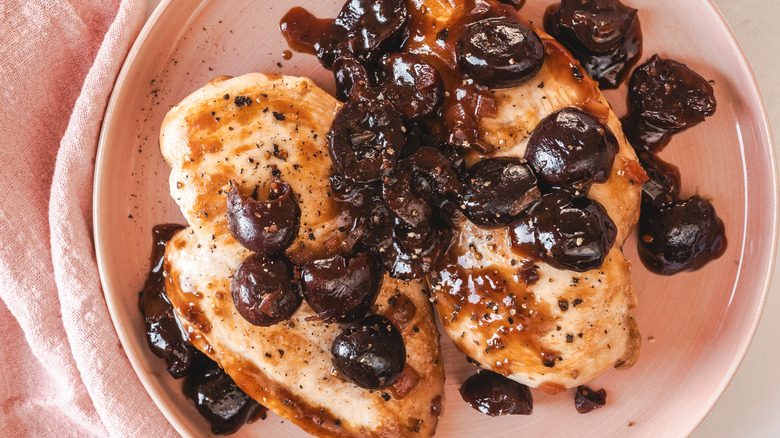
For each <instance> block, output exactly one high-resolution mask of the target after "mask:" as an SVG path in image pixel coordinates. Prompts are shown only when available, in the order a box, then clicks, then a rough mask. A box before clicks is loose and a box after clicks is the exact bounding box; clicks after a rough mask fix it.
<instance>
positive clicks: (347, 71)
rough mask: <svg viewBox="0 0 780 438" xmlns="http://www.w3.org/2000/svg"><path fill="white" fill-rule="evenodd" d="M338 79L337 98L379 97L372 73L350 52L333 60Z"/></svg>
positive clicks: (362, 98) (335, 76)
mask: <svg viewBox="0 0 780 438" xmlns="http://www.w3.org/2000/svg"><path fill="white" fill-rule="evenodd" d="M333 77H334V78H335V80H336V99H338V100H340V101H342V102H344V101H346V100H348V99H349V100H372V99H376V97H377V89H376V88H375V87H374V86H373V81H372V75H371V73H369V70H368V69H367V68H366V66H365V65H364V64H363V63H362V62H360V61H359V60H358V59H357V58H355V56H354V55H352V54H350V53H345V54H342V55H341V56H339V57H338V59H336V61H334V62H333Z"/></svg>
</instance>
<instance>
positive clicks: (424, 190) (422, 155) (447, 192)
mask: <svg viewBox="0 0 780 438" xmlns="http://www.w3.org/2000/svg"><path fill="white" fill-rule="evenodd" d="M459 189H460V182H459V181H458V176H457V175H456V174H455V171H454V170H452V167H450V163H449V161H447V158H446V157H445V156H444V155H442V153H441V152H439V151H438V150H437V149H434V148H431V147H423V148H422V149H420V150H418V151H417V152H415V153H414V155H412V156H410V157H408V158H404V159H403V160H401V161H400V162H399V163H398V165H397V166H396V167H395V169H393V171H392V172H391V173H390V175H389V177H388V178H387V180H385V181H384V182H383V183H382V195H383V196H384V199H385V203H386V204H387V207H388V208H389V209H390V210H391V211H392V212H393V213H395V215H396V216H397V217H398V218H400V219H401V220H402V221H403V222H404V223H405V224H406V225H407V226H409V227H410V228H430V227H431V225H430V222H431V218H432V210H431V202H432V201H433V200H435V199H437V198H444V197H451V198H454V197H455V196H457V193H458V191H459Z"/></svg>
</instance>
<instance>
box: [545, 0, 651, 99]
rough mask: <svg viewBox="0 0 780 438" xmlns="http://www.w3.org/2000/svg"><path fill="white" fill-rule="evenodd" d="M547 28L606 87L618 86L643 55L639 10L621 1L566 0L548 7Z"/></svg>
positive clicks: (591, 75) (589, 73)
mask: <svg viewBox="0 0 780 438" xmlns="http://www.w3.org/2000/svg"><path fill="white" fill-rule="evenodd" d="M545 30H547V32H548V33H549V34H550V35H552V36H553V37H555V38H556V39H557V40H558V41H560V42H561V44H563V45H564V46H565V47H566V48H567V49H569V51H571V52H572V54H573V55H574V56H575V57H576V58H577V59H579V60H580V62H582V66H583V67H584V68H585V71H586V72H587V73H588V75H590V77H592V78H593V79H595V80H597V81H599V82H600V83H601V86H602V87H604V88H616V87H617V86H618V85H619V84H620V82H621V81H622V80H623V78H624V77H625V75H626V73H627V72H628V71H629V70H630V67H631V66H632V65H633V64H634V63H635V62H636V61H637V60H638V59H639V57H640V56H641V54H642V30H641V27H640V25H639V17H638V16H637V10H636V9H634V8H630V7H627V6H625V5H623V4H622V3H621V2H620V1H619V0H563V1H562V2H561V4H560V6H558V7H553V8H550V9H549V10H548V12H547V14H546V15H545Z"/></svg>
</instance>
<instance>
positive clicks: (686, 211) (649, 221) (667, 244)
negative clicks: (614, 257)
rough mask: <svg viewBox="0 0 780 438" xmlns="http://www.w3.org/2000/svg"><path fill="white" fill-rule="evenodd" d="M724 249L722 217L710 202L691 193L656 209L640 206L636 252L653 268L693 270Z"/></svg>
mask: <svg viewBox="0 0 780 438" xmlns="http://www.w3.org/2000/svg"><path fill="white" fill-rule="evenodd" d="M725 250H726V235H725V229H724V226H723V221H721V220H720V218H718V216H717V214H716V213H715V208H714V207H713V206H712V204H711V203H709V202H708V201H705V200H704V199H701V198H700V197H698V196H693V197H691V198H689V199H687V200H685V201H676V202H674V203H673V204H670V205H668V206H666V207H662V208H659V209H657V210H654V209H650V208H643V210H642V214H641V216H640V219H639V256H640V258H641V259H642V262H643V263H644V264H645V266H647V268H648V269H650V270H651V271H653V272H656V273H659V274H663V275H672V274H676V273H678V272H682V271H694V270H696V269H699V268H701V267H702V266H704V265H705V264H706V263H707V262H709V261H710V260H713V259H716V258H718V257H720V256H721V255H722V254H723V252H724V251H725Z"/></svg>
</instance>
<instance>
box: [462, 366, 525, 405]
mask: <svg viewBox="0 0 780 438" xmlns="http://www.w3.org/2000/svg"><path fill="white" fill-rule="evenodd" d="M460 396H461V397H463V400H464V401H465V402H466V403H468V405H469V406H471V407H472V408H474V409H476V410H478V411H479V412H482V413H483V414H485V415H490V416H491V417H497V416H499V415H531V413H533V410H534V399H533V396H532V395H531V390H530V389H528V387H527V386H525V385H523V384H522V383H518V382H515V381H514V380H511V379H509V378H507V377H504V376H502V375H501V374H498V373H494V372H493V371H487V370H481V371H480V372H478V373H477V374H474V375H473V376H471V377H469V378H468V379H466V381H465V382H463V385H461V387H460Z"/></svg>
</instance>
